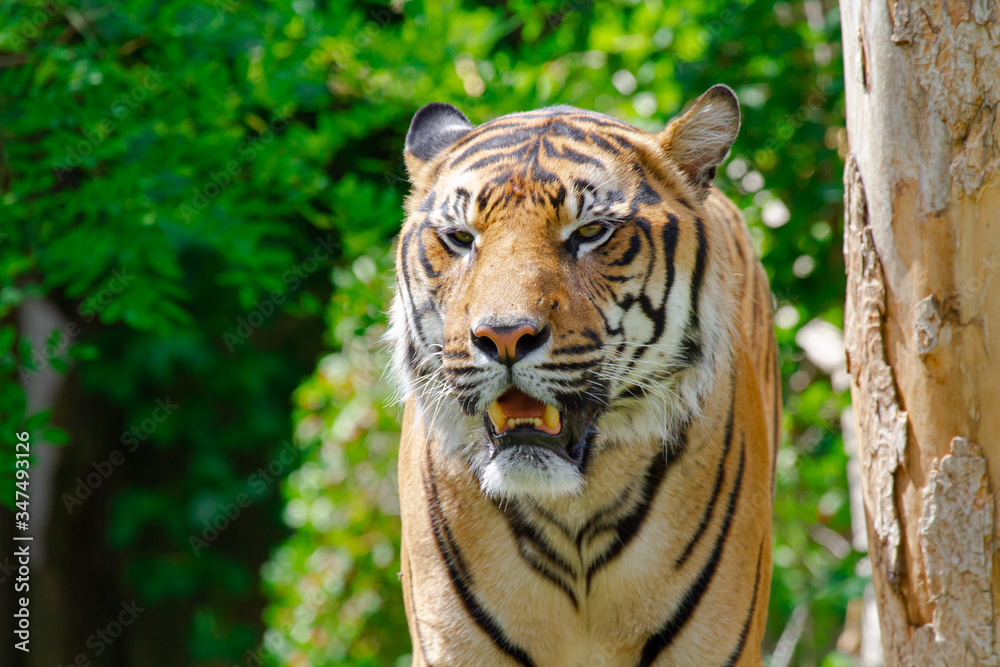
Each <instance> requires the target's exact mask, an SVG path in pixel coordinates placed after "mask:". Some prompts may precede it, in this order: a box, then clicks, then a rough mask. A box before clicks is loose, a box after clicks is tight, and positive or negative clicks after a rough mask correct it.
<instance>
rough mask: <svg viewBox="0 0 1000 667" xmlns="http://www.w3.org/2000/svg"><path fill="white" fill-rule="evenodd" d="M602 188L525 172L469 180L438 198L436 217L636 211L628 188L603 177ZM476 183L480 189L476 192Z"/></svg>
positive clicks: (487, 220) (452, 221)
mask: <svg viewBox="0 0 1000 667" xmlns="http://www.w3.org/2000/svg"><path fill="white" fill-rule="evenodd" d="M602 180H603V181H604V182H603V183H601V187H600V188H598V187H597V186H595V185H594V184H593V183H591V182H589V181H587V180H584V179H580V178H576V179H571V180H570V182H569V183H568V184H567V183H564V182H563V181H562V180H561V179H556V180H554V181H546V182H537V181H532V180H531V179H528V178H525V177H524V176H523V175H511V176H510V177H509V178H507V179H504V180H502V181H497V180H490V181H488V182H486V183H484V184H482V185H478V186H475V185H473V184H471V183H465V184H464V185H462V186H457V187H454V188H453V189H452V190H451V191H450V192H448V194H446V195H444V196H443V197H440V198H438V204H437V206H436V207H434V210H433V218H434V219H435V220H436V221H437V222H438V224H439V225H444V226H462V225H470V226H474V227H477V228H484V227H486V226H488V225H490V224H491V223H492V222H494V221H496V222H501V223H506V222H510V221H511V219H512V217H516V218H519V219H522V220H544V221H547V222H551V223H554V224H557V225H562V224H566V223H569V222H573V221H575V220H585V219H587V220H589V219H596V218H615V219H625V218H628V217H629V216H630V205H629V203H628V202H629V199H628V197H627V196H626V193H625V191H623V189H622V188H619V187H615V186H613V185H611V184H610V180H609V179H602ZM470 187H473V188H476V187H478V189H477V190H475V194H473V193H472V192H470V189H469V188H470Z"/></svg>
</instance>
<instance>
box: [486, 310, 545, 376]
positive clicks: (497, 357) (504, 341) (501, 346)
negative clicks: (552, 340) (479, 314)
mask: <svg viewBox="0 0 1000 667" xmlns="http://www.w3.org/2000/svg"><path fill="white" fill-rule="evenodd" d="M549 334H550V331H549V328H548V327H547V326H545V325H544V324H543V325H537V324H535V323H533V322H527V321H525V322H518V323H516V324H513V325H507V326H503V325H497V324H491V323H483V324H480V325H479V326H477V327H476V328H475V329H473V330H472V344H473V345H475V346H476V347H477V348H479V349H480V350H482V351H483V352H484V353H485V354H486V356H488V357H489V358H490V359H493V360H494V361H499V362H501V363H503V364H506V365H508V366H511V365H513V364H515V363H517V362H518V361H520V360H521V359H523V358H524V357H526V356H527V355H528V354H530V353H531V352H534V351H535V350H537V349H538V348H540V347H541V346H542V345H544V344H545V341H547V340H548V339H549Z"/></svg>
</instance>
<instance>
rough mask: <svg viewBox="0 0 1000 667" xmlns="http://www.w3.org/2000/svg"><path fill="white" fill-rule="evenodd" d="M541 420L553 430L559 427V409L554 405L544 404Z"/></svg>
mask: <svg viewBox="0 0 1000 667" xmlns="http://www.w3.org/2000/svg"><path fill="white" fill-rule="evenodd" d="M542 421H543V422H545V426H547V427H548V428H550V429H552V430H555V429H557V428H559V411H558V410H556V408H555V406H553V405H549V404H548V403H546V404H545V412H544V413H542Z"/></svg>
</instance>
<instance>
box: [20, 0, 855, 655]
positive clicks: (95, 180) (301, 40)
mask: <svg viewBox="0 0 1000 667" xmlns="http://www.w3.org/2000/svg"><path fill="white" fill-rule="evenodd" d="M3 8H4V9H3V11H4V21H3V22H2V24H0V374H2V380H3V381H0V429H3V430H4V432H8V433H9V432H13V431H14V430H15V429H20V428H23V426H22V425H23V424H25V423H26V420H27V421H28V422H29V423H30V428H31V429H32V431H33V432H34V434H35V435H34V437H36V438H40V437H42V432H41V429H43V428H45V427H44V426H43V425H44V424H46V423H48V421H49V417H48V416H47V415H45V414H42V413H40V414H38V415H35V416H32V415H28V414H27V407H26V403H25V397H24V392H23V390H22V389H21V387H20V385H19V382H20V381H21V379H22V378H21V375H23V374H24V373H27V374H28V379H26V380H24V382H30V376H31V370H30V369H32V368H35V367H36V366H38V365H39V360H41V362H42V364H46V363H47V364H51V365H52V366H53V367H58V368H60V369H62V368H63V367H67V366H69V367H72V368H73V369H74V371H73V374H72V378H71V381H72V382H73V383H74V384H73V387H74V389H75V390H76V391H78V392H81V394H86V395H87V396H93V397H97V398H98V399H99V400H100V401H101V402H102V403H101V404H102V405H103V406H105V407H106V408H107V409H108V410H109V414H110V413H111V412H114V413H115V414H114V416H113V417H112V418H113V419H114V420H115V421H114V426H113V429H116V430H115V433H118V432H123V433H124V432H126V431H128V429H129V428H131V427H133V426H135V425H136V424H139V423H141V422H142V420H143V419H144V418H146V417H147V416H148V414H149V410H150V409H151V406H152V405H153V404H154V401H155V400H156V399H158V398H163V397H164V396H167V395H170V396H172V397H173V398H175V399H176V400H178V401H179V402H180V404H181V405H182V406H183V407H182V408H181V409H180V410H178V411H177V413H176V415H174V416H173V417H171V419H170V420H169V421H167V422H165V423H164V424H163V425H162V427H160V428H157V430H156V432H155V433H153V434H152V435H151V436H150V437H149V440H148V443H145V442H144V443H143V446H142V447H141V448H139V449H138V450H137V451H136V453H135V455H134V457H132V458H129V459H127V460H126V462H125V464H124V465H123V466H121V467H120V468H119V471H118V472H116V473H115V477H114V478H113V480H114V482H115V483H114V484H109V485H108V487H106V488H105V487H102V493H105V494H108V495H109V497H110V504H109V509H108V516H107V521H108V524H107V525H108V528H107V532H106V534H105V535H104V539H105V541H106V548H107V549H109V550H112V551H113V552H114V553H115V554H117V558H119V559H120V560H119V562H120V563H121V564H122V568H121V572H122V574H121V575H120V576H119V579H118V585H119V586H120V587H122V588H123V589H127V590H135V591H138V592H139V593H141V594H142V595H143V596H144V597H143V599H144V600H149V604H161V603H162V604H164V605H166V604H174V603H176V602H178V601H181V602H183V605H185V606H183V607H182V608H183V609H184V610H186V612H190V613H189V616H188V617H186V618H185V621H184V622H185V623H186V627H187V630H186V632H187V637H186V649H185V650H186V654H187V655H188V657H189V659H190V661H192V662H198V663H203V664H231V662H232V661H245V660H246V651H247V650H251V649H253V650H257V649H256V648H253V644H254V643H255V642H258V643H259V641H260V632H259V630H260V628H259V627H258V621H257V619H256V615H257V613H258V611H259V609H260V604H261V603H260V601H259V599H257V598H256V597H255V592H254V588H255V584H254V583H253V578H254V576H255V572H254V570H255V568H256V567H257V565H258V563H260V561H261V560H262V559H263V558H264V557H265V555H266V552H267V551H268V550H273V554H272V556H271V558H270V561H269V562H268V563H267V565H266V566H265V567H264V569H263V577H264V587H265V589H266V593H267V595H268V597H269V598H270V600H271V603H270V606H269V607H268V608H267V611H266V619H267V622H268V624H269V625H270V626H271V627H272V631H271V632H269V633H268V634H267V635H265V639H266V641H265V643H264V646H265V648H266V649H267V650H266V651H263V653H264V654H265V656H267V659H268V660H270V661H271V662H272V663H273V664H282V665H294V666H296V667H298V666H300V665H306V664H311V665H339V664H358V665H392V664H396V661H397V660H398V659H400V658H401V657H402V660H403V661H404V662H405V656H406V654H407V653H408V652H409V647H408V639H407V636H406V626H405V619H404V617H403V610H402V603H401V598H400V591H399V585H398V583H397V580H396V572H397V571H398V569H399V563H398V518H397V516H396V514H397V511H398V510H397V508H396V507H395V502H396V501H395V491H394V489H395V481H394V480H395V478H394V470H395V447H396V442H397V438H398V425H397V418H398V410H397V408H395V407H390V405H391V389H390V383H389V382H388V381H387V380H386V379H384V378H383V375H382V374H383V367H384V357H383V356H382V355H381V353H380V352H379V346H378V342H377V341H378V337H379V336H380V334H381V332H382V331H383V330H384V315H383V313H384V312H385V310H386V309H387V307H388V299H389V295H390V293H391V283H390V277H391V275H390V274H391V265H392V257H391V241H392V238H393V236H394V234H395V232H396V230H397V229H398V225H399V222H400V220H401V217H402V213H401V211H402V203H403V198H404V197H405V195H406V192H407V188H408V185H407V182H406V175H405V171H404V169H403V163H402V156H401V150H402V142H403V137H404V135H405V132H406V128H407V126H408V123H409V119H410V117H411V116H412V114H413V113H414V112H415V110H416V109H417V108H419V107H420V106H421V105H423V104H425V103H427V102H431V101H446V102H450V103H453V104H455V105H456V106H458V107H459V108H460V109H462V110H463V112H465V113H466V115H468V116H469V118H470V119H472V121H473V122H477V123H478V122H482V121H485V120H488V119H490V118H494V117H496V116H498V115H502V114H505V113H509V112H513V111H521V110H526V109H531V108H537V107H541V106H545V105H551V104H563V103H565V104H572V105H576V106H579V107H584V108H590V109H595V110H597V111H601V112H604V113H609V114H612V115H615V116H617V117H620V118H622V119H625V120H628V121H630V122H633V123H635V124H637V125H639V126H641V127H644V128H647V129H650V130H658V129H660V128H662V127H663V125H664V124H665V122H666V121H667V120H668V119H669V118H670V117H671V116H672V115H674V114H676V113H678V112H679V111H680V110H681V108H682V106H683V105H684V104H685V103H686V102H688V101H689V100H691V99H693V98H694V97H696V96H697V95H698V94H700V93H701V92H703V91H704V90H705V89H707V88H708V87H709V86H711V85H713V84H715V83H720V82H721V83H727V84H729V85H730V86H732V87H733V88H734V89H735V90H736V91H737V93H738V95H739V97H740V99H741V102H742V108H743V127H742V129H741V133H740V137H739V139H738V140H737V143H736V145H735V146H734V148H733V151H732V154H731V156H730V159H729V161H728V163H727V164H726V166H725V168H724V169H722V170H720V173H719V175H718V178H717V183H718V185H719V186H720V187H721V188H722V189H723V190H724V191H725V192H726V193H727V194H729V195H730V196H731V197H732V198H733V199H734V200H735V201H736V202H737V203H738V204H739V206H740V207H741V209H742V210H743V211H744V215H745V216H746V218H747V220H748V221H749V223H750V225H751V231H752V234H753V239H754V243H755V245H756V247H757V250H758V252H759V253H760V255H761V256H762V258H763V260H764V263H765V266H766V268H767V271H768V274H769V276H770V277H771V281H772V288H773V291H774V293H775V296H776V298H777V303H778V306H779V307H781V308H782V313H783V318H779V320H781V321H779V325H781V326H779V328H778V332H777V333H778V337H779V342H780V345H781V353H782V361H781V364H782V371H783V374H784V375H785V377H786V378H790V377H794V378H796V380H795V382H792V383H790V384H787V385H786V388H785V396H786V406H787V410H786V418H785V425H786V432H787V438H786V442H785V449H784V451H783V453H782V456H781V459H780V461H779V482H778V494H777V497H776V503H775V550H774V553H775V577H774V585H773V591H772V595H771V616H770V620H769V635H768V636H769V640H768V641H769V647H770V645H772V644H773V642H774V641H775V640H776V638H777V636H778V635H779V634H780V633H781V631H782V629H783V628H784V626H785V624H786V623H787V621H788V619H789V617H790V616H791V614H792V611H793V609H795V608H797V607H800V606H803V605H804V606H805V607H806V608H807V609H808V610H809V616H808V618H809V619H810V620H809V621H808V622H807V624H806V629H805V631H804V633H803V635H802V637H801V639H800V641H799V646H798V649H797V653H796V662H795V664H801V665H810V664H812V665H818V664H831V665H832V664H845V663H844V662H843V660H847V659H848V658H846V657H843V656H841V657H829V656H831V655H833V654H832V653H831V652H832V651H833V646H834V644H835V641H836V635H837V633H838V632H839V628H840V626H841V624H842V622H843V618H844V613H845V609H846V605H847V600H848V599H850V598H851V597H854V596H856V595H857V594H858V592H859V590H860V587H861V586H862V585H863V579H861V578H860V577H858V576H857V574H856V570H857V567H856V566H857V564H858V561H859V559H860V558H861V555H860V554H858V553H856V552H853V551H850V550H849V549H848V552H847V553H846V554H845V553H844V552H843V551H842V549H841V548H840V547H839V546H837V545H838V544H840V543H838V542H836V540H835V539H833V538H832V537H831V534H834V535H837V536H839V537H840V539H841V540H845V539H847V540H848V541H849V535H850V525H849V524H850V522H849V514H848V503H847V502H846V501H845V498H846V497H847V487H846V479H845V476H844V465H845V462H846V457H845V455H844V454H843V446H842V441H841V438H840V434H839V414H840V411H841V409H842V408H843V407H844V406H845V405H846V397H845V395H844V394H843V392H836V391H834V390H832V389H831V387H830V384H829V381H828V377H827V376H826V374H825V373H824V372H823V371H820V370H818V369H817V368H816V367H815V366H814V365H813V364H812V362H810V361H809V359H808V358H806V357H805V355H804V354H803V352H802V350H801V349H800V348H799V347H798V345H797V344H796V343H795V334H796V332H797V331H798V330H799V328H801V327H802V326H803V325H805V324H806V323H808V322H809V321H810V320H813V319H814V318H822V319H824V320H826V321H829V322H830V323H832V324H834V325H838V326H839V325H840V324H841V321H842V317H843V316H842V306H841V303H842V299H843V296H842V295H843V290H844V281H843V278H842V275H843V270H842V256H841V251H840V232H839V230H840V221H841V218H842V210H841V186H840V174H841V169H842V157H843V154H844V152H845V151H846V138H845V137H846V135H845V133H844V130H843V86H842V82H841V71H842V64H841V61H840V51H841V49H840V44H839V39H840V32H839V25H838V16H837V10H836V4H835V3H833V2H831V1H828V0H806V1H805V2H779V3H764V2H752V1H750V0H739V1H725V0H711V1H708V2H696V1H695V0H678V1H673V2H670V3H660V2H644V3H635V2H627V1H624V0H614V1H610V2H585V1H583V0H543V1H542V2H527V1H524V0H511V1H510V2H507V3H500V4H492V5H486V6H483V5H476V4H473V3H460V2H444V3H431V2H423V1H421V0H413V1H411V2H405V3H404V2H391V3H381V2H378V3H376V2H323V1H321V0H295V1H294V2H290V3H284V2H274V3H266V2H262V1H260V0H220V1H218V2H212V3H200V2H192V1H190V0H159V1H157V2H149V1H147V0H141V1H140V0H122V1H119V2H112V3H109V2H105V1H103V0H72V1H71V2H65V3H63V2H58V1H57V2H48V3H45V2H43V1H42V0H31V1H29V2H20V3H4V5H3ZM318 238H322V239H327V240H324V243H326V244H329V245H330V246H331V247H334V248H335V251H333V252H331V253H330V256H329V259H328V260H326V261H325V262H323V263H322V264H321V265H319V266H318V267H317V268H316V269H315V270H312V271H308V270H307V269H308V266H307V265H306V264H305V262H306V259H307V258H309V257H311V256H312V255H313V253H314V252H315V251H316V248H317V247H318V246H319V243H318V241H317V239H318ZM296 269H298V271H299V273H301V274H302V275H301V276H299V275H298V274H297V273H296ZM116 272H117V275H118V276H120V277H118V278H117V279H116ZM288 276H291V277H293V278H295V279H296V280H297V281H298V284H295V285H294V287H293V281H292V280H290V279H288ZM124 278H128V280H127V281H125V280H124ZM115 281H116V282H115ZM113 287H115V288H118V287H120V288H121V289H118V290H117V291H115V289H113ZM331 290H332V292H331ZM275 294H278V295H280V298H279V297H278V296H275ZM35 298H45V299H47V300H49V301H50V302H52V303H55V304H56V305H57V306H58V307H59V309H60V310H61V311H62V313H63V314H64V315H65V316H66V317H67V319H68V320H69V322H70V323H71V324H74V325H76V326H77V327H78V330H76V331H75V333H72V335H69V334H70V332H67V331H64V332H63V339H60V342H59V343H58V344H57V346H56V347H57V348H59V350H60V351H59V352H58V353H56V354H47V353H46V350H44V349H42V350H33V349H31V346H30V344H29V343H28V341H27V340H26V338H25V337H23V336H19V335H17V333H16V331H17V322H16V321H15V318H16V315H17V313H18V312H19V308H20V307H21V305H22V304H23V303H24V302H25V300H30V299H35ZM272 306H273V308H272ZM251 318H252V319H251ZM258 321H259V325H258V324H255V323H256V322H258ZM321 327H325V330H326V335H325V337H324V336H323V334H322V331H321ZM244 332H247V333H248V334H249V335H246V336H244V335H243V333H244ZM227 335H228V336H236V337H237V338H236V340H238V342H236V343H234V342H233V340H232V339H229V338H227ZM321 342H322V343H323V344H325V345H326V348H327V353H326V354H325V356H322V358H321V359H320V361H319V362H318V363H317V362H316V359H317V357H320V356H321V355H320V353H319V345H320V344H321ZM227 343H228V344H227ZM60 345H61V346H62V347H59V346H60ZM63 352H65V353H66V354H67V355H68V361H63ZM33 359H34V361H33ZM18 369H22V373H21V375H19V373H18ZM26 369H27V370H26ZM310 373H311V374H310ZM296 386H297V387H298V388H297V389H295V387H296ZM293 390H294V393H293ZM290 395H291V396H292V403H291V405H289V402H288V397H289V396H290ZM75 426H76V428H73V425H71V426H70V428H69V429H68V430H69V436H70V442H69V447H71V448H78V449H81V448H82V449H83V450H84V451H89V452H93V453H94V455H95V456H99V455H103V454H105V453H106V452H107V451H109V450H110V449H111V448H113V447H117V446H118V442H117V435H115V437H114V439H112V440H111V441H103V440H101V441H93V442H90V441H88V437H90V436H88V435H87V430H86V429H85V428H82V426H81V425H80V424H76V425H75ZM290 430H294V441H295V445H296V447H298V448H299V450H300V451H301V461H302V463H301V467H300V468H299V469H297V470H296V471H295V472H294V473H292V474H291V475H290V476H289V477H288V479H287V481H286V482H284V483H283V485H282V486H281V498H279V497H278V493H277V492H278V484H277V483H275V484H273V485H268V487H267V489H266V491H265V493H264V494H262V495H261V496H259V497H255V500H254V504H253V505H252V506H251V508H249V509H247V510H244V511H245V512H247V513H249V514H250V516H248V517H241V518H239V519H237V520H235V521H234V522H233V526H232V527H231V528H229V529H227V530H226V531H224V533H223V534H222V535H221V536H220V537H219V539H218V540H217V541H213V542H212V543H211V544H210V545H209V547H208V548H207V549H205V550H204V551H201V552H199V553H198V554H194V553H193V552H192V550H191V548H190V547H189V544H188V539H189V537H190V536H191V535H192V534H200V533H201V531H202V530H203V529H204V528H203V521H204V519H205V517H206V516H211V515H212V512H213V511H214V508H216V507H218V505H219V504H225V503H228V502H232V499H234V498H235V497H236V496H237V494H239V493H240V492H242V491H244V490H245V489H246V487H247V486H248V484H249V482H248V479H249V476H250V475H252V474H253V472H254V470H255V469H256V468H257V467H258V466H260V465H261V464H262V462H263V463H266V462H268V461H270V460H271V459H272V457H273V456H274V454H275V452H277V451H279V449H280V446H281V445H280V443H281V442H282V441H283V440H285V439H286V438H288V436H289V431H290ZM45 437H46V438H47V439H49V440H50V441H52V442H56V441H58V440H59V439H60V436H58V435H57V434H56V433H55V432H46V434H45ZM4 453H5V456H4V461H5V463H4V464H3V465H4V466H5V468H4V474H9V473H10V469H9V466H8V464H7V461H9V460H10V458H9V457H7V456H6V452H4ZM130 456H132V455H130ZM286 473H287V471H285V472H283V473H282V475H281V477H283V476H284V475H285V474H286ZM4 488H5V489H6V488H9V485H6V484H5V485H4ZM206 507H207V508H208V509H207V510H206ZM206 512H207V514H206ZM279 518H281V519H283V521H284V524H285V525H286V526H287V529H288V530H290V531H291V535H290V536H287V533H283V532H282V529H281V528H280V526H279ZM822 531H829V533H825V532H822ZM282 535H285V536H286V537H287V539H284V541H283V542H281V543H280V544H279V545H278V546H274V545H276V544H278V540H279V538H280V537H281V536H282ZM831 545H832V550H831ZM186 612H180V613H186ZM255 637H256V638H255ZM766 648H768V647H766ZM226 661H229V662H226ZM824 661H825V662H824Z"/></svg>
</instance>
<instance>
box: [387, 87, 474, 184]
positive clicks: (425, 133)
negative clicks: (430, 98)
mask: <svg viewBox="0 0 1000 667" xmlns="http://www.w3.org/2000/svg"><path fill="white" fill-rule="evenodd" d="M470 130H472V123H470V122H469V119H468V118H466V117H465V115H464V114H463V113H462V112H461V111H459V110H458V109H456V108H455V107H453V106H451V105H450V104H444V103H442V102H431V103H430V104H428V105H426V106H425V107H423V108H421V109H420V111H418V112H417V113H416V114H415V115H414V116H413V120H412V121H410V129H409V131H408V132H407V133H406V152H405V154H404V155H405V158H406V171H407V172H409V174H410V176H411V177H412V176H416V175H417V173H418V172H419V171H420V169H421V167H423V166H424V164H426V162H427V161H428V160H430V159H431V158H433V157H434V156H435V155H437V154H438V153H440V152H441V151H443V150H444V149H445V148H447V147H448V146H451V145H452V144H453V143H455V142H456V141H458V140H459V139H461V138H462V137H464V136H465V135H466V134H467V133H468V132H469V131H470Z"/></svg>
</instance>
